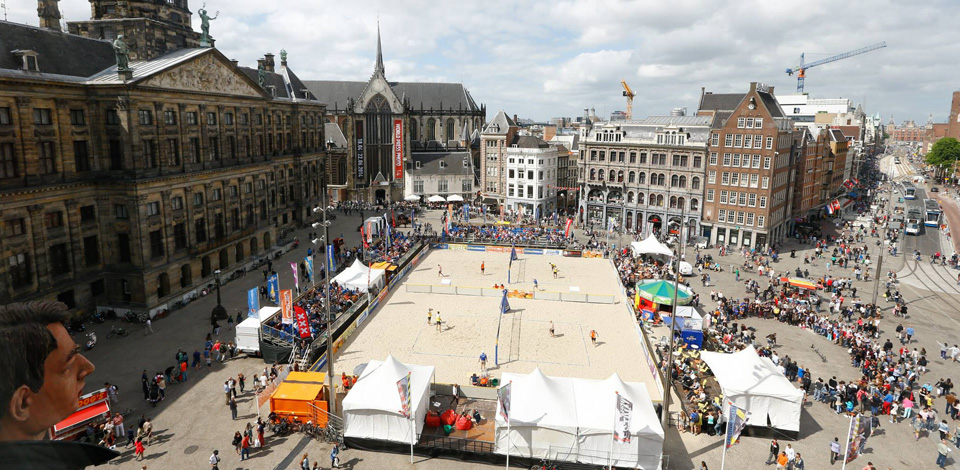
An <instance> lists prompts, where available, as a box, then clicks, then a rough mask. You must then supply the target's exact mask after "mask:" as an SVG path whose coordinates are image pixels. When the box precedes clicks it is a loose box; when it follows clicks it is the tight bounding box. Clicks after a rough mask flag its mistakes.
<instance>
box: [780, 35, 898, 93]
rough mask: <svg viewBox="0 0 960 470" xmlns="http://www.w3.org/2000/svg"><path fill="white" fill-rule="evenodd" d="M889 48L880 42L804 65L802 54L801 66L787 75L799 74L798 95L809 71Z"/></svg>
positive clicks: (789, 71) (790, 70)
mask: <svg viewBox="0 0 960 470" xmlns="http://www.w3.org/2000/svg"><path fill="white" fill-rule="evenodd" d="M884 47H887V43H886V42H878V43H876V44H872V45H870V46H867V47H861V48H860V49H856V50H853V51H850V52H844V53H843V54H838V55H835V56H833V57H827V58H826V59H820V60H818V61H816V62H810V63H809V64H804V63H803V54H800V65H798V66H797V67H796V68H793V69H787V75H790V76H791V77H792V76H793V74H795V73H796V74H797V93H803V79H804V77H805V76H806V72H807V69H812V68H814V67H816V66H818V65H823V64H829V63H830V62H836V61H838V60H843V59H846V58H849V57H853V56H855V55H860V54H865V53H867V52H870V51H875V50H877V49H882V48H884Z"/></svg>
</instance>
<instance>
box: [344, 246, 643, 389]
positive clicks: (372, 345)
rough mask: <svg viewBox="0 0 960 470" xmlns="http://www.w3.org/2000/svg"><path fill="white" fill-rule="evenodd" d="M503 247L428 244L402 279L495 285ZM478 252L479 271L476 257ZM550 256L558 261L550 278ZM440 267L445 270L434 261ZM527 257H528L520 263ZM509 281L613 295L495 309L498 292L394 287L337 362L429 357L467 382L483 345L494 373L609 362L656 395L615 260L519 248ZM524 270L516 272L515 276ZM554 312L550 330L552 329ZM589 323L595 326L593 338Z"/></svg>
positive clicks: (514, 302)
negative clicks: (610, 299)
mask: <svg viewBox="0 0 960 470" xmlns="http://www.w3.org/2000/svg"><path fill="white" fill-rule="evenodd" d="M508 259H509V254H508V253H479V252H470V251H455V250H433V251H431V252H430V254H429V255H428V256H427V257H426V258H425V259H423V260H422V261H421V262H420V264H419V266H418V267H417V268H416V269H415V270H414V271H413V272H411V273H409V275H408V277H407V279H405V280H404V282H405V283H410V284H441V282H443V281H444V280H447V281H449V283H450V284H451V285H456V286H468V287H470V286H473V287H492V286H493V285H494V284H498V283H506V281H507V280H506V272H507V264H508V263H507V262H508ZM481 262H485V268H486V269H485V271H486V274H485V275H481V274H480V263H481ZM548 263H554V264H556V265H557V267H558V270H559V275H558V279H553V274H552V270H551V268H550V266H549V264H548ZM438 264H439V265H440V266H442V267H443V277H440V276H439V275H438V269H437V265H438ZM524 264H525V266H523V265H524ZM511 277H513V281H514V282H513V283H511V284H510V285H508V288H509V289H519V290H532V289H533V279H537V281H538V283H539V287H540V289H542V290H546V291H563V292H569V291H570V286H576V287H578V288H579V291H580V292H582V293H589V294H607V295H615V298H616V303H615V304H613V305H604V304H586V303H576V302H560V301H549V300H534V299H518V298H511V299H509V302H510V307H511V310H510V312H508V313H507V314H506V315H503V316H502V318H500V315H499V311H500V299H499V298H495V297H475V296H464V295H444V294H424V293H413V292H407V290H406V289H405V287H404V286H400V287H399V288H396V289H395V290H394V292H392V293H391V294H390V295H389V296H388V297H387V299H386V300H387V303H386V305H384V306H382V307H380V309H379V310H378V311H377V312H376V313H375V314H374V315H373V316H371V317H370V318H368V319H367V320H366V321H365V322H364V324H363V325H362V326H361V328H360V330H358V332H356V333H354V334H353V336H351V337H350V339H349V340H348V341H347V343H346V345H345V347H344V349H342V350H341V352H340V353H339V354H338V355H337V357H336V363H335V366H336V370H337V371H347V372H349V371H352V370H353V369H354V367H356V366H357V365H359V364H361V363H365V362H367V361H370V360H371V359H377V360H383V359H384V358H386V357H387V355H388V354H393V356H394V357H395V358H397V360H399V361H401V362H406V363H411V364H424V365H432V366H434V367H436V380H437V382H441V383H461V384H464V383H469V377H470V375H471V374H473V373H479V371H480V363H479V356H480V353H481V352H486V354H487V356H488V358H489V359H488V361H487V367H488V369H489V370H490V374H491V376H492V377H499V376H500V375H501V374H502V373H503V372H516V373H529V372H530V371H532V370H533V369H534V368H535V367H540V369H541V370H542V371H543V372H544V373H545V374H547V375H556V376H562V377H583V378H590V379H604V378H606V377H608V376H610V374H612V373H613V372H617V373H618V374H620V377H621V378H622V379H623V380H625V381H631V382H642V383H645V384H646V385H647V390H648V391H649V392H650V395H651V397H656V396H658V393H657V387H656V384H655V382H654V379H653V376H652V374H651V372H650V370H649V368H648V367H647V364H646V361H645V359H644V356H643V352H642V350H641V347H642V346H641V343H640V339H639V337H638V335H637V331H636V328H635V326H634V324H633V321H632V319H631V314H630V313H629V312H628V310H627V307H626V306H625V305H624V301H625V299H624V298H623V294H622V293H621V292H620V288H619V286H618V284H617V279H616V273H615V271H614V268H613V265H612V264H611V263H610V261H609V260H605V259H587V258H564V257H561V256H544V255H527V256H525V255H520V260H518V261H515V262H514V263H513V271H512V274H511ZM518 278H519V279H521V280H522V282H516V281H517V280H518ZM430 308H432V309H433V310H434V314H433V319H434V320H436V317H437V312H439V315H440V317H441V319H442V320H443V326H442V330H441V331H438V330H437V327H436V326H435V325H433V324H429V325H428V324H427V311H428V309H430ZM498 320H500V321H501V324H500V341H499V345H500V346H499V354H498V355H499V361H500V364H499V366H497V365H495V364H494V359H495V358H494V354H495V353H494V348H495V346H496V344H497V326H498V325H497V323H498ZM551 321H553V323H554V329H555V333H556V336H555V337H551V335H550V332H549V326H550V322H551ZM590 330H596V331H597V333H598V337H599V339H598V341H597V345H596V346H594V345H592V344H591V341H590Z"/></svg>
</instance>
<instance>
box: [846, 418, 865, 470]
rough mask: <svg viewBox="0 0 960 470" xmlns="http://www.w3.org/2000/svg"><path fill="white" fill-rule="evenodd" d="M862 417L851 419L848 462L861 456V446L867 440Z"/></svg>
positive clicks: (848, 433)
mask: <svg viewBox="0 0 960 470" xmlns="http://www.w3.org/2000/svg"><path fill="white" fill-rule="evenodd" d="M862 418H863V417H862V415H859V414H858V415H856V416H853V417H851V418H850V428H849V430H848V431H847V455H846V456H845V458H846V461H847V462H850V461H851V460H853V459H855V458H857V455H859V454H860V445H861V444H862V443H863V441H865V440H866V436H865V435H864V433H865V431H866V427H865V426H864V420H863V419H862Z"/></svg>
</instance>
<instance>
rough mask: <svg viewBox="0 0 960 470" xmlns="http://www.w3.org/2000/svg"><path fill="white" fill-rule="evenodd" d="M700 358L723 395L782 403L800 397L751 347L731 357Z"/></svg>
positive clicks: (711, 354)
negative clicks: (769, 398)
mask: <svg viewBox="0 0 960 470" xmlns="http://www.w3.org/2000/svg"><path fill="white" fill-rule="evenodd" d="M700 357H701V358H702V359H703V360H704V361H706V362H707V365H708V366H710V369H711V370H712V371H713V375H715V376H716V377H717V382H719V383H720V388H721V389H722V390H723V393H724V394H725V395H740V394H750V395H766V396H772V397H776V398H780V399H784V400H795V399H797V398H798V397H799V396H802V395H803V391H802V390H800V389H798V388H796V387H794V386H793V384H792V383H790V381H789V380H787V378H786V377H784V376H783V374H781V373H780V371H779V370H778V369H777V366H775V365H773V362H772V361H770V359H767V358H765V357H760V355H758V354H757V350H756V349H753V346H748V347H747V348H746V349H744V350H742V351H738V352H735V353H732V354H723V353H715V352H709V351H703V352H701V353H700Z"/></svg>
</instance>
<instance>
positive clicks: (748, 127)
mask: <svg viewBox="0 0 960 470" xmlns="http://www.w3.org/2000/svg"><path fill="white" fill-rule="evenodd" d="M747 129H753V118H747Z"/></svg>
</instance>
